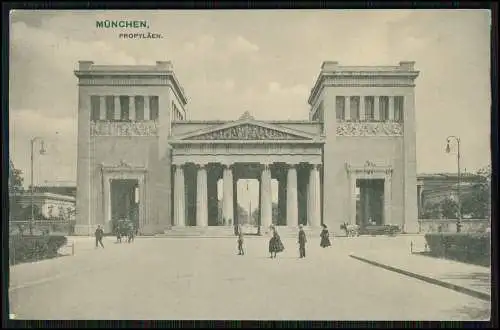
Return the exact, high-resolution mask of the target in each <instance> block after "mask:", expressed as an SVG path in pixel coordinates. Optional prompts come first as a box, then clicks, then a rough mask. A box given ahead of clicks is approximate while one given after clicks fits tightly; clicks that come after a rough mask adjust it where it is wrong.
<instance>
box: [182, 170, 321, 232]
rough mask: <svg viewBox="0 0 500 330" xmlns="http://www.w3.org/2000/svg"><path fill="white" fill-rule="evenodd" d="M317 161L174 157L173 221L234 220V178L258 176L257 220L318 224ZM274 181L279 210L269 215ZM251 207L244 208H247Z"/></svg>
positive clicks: (266, 223) (196, 223)
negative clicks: (177, 160) (176, 160)
mask: <svg viewBox="0 0 500 330" xmlns="http://www.w3.org/2000/svg"><path fill="white" fill-rule="evenodd" d="M320 170H321V168H320V164H319V163H305V162H293V163H281V162H275V163H270V162H269V163H267V162H265V163H260V162H234V163H233V162H224V163H211V162H210V163H203V162H185V163H174V169H173V175H174V180H173V182H174V185H173V190H174V191H173V205H174V208H173V223H172V225H173V226H174V227H185V226H197V227H207V226H217V225H222V226H234V225H237V224H238V222H237V221H238V220H237V189H236V183H237V181H238V180H239V179H257V180H258V181H259V207H260V212H259V215H260V226H261V228H263V229H264V230H266V229H267V228H269V226H270V225H271V224H275V225H282V226H287V227H297V226H298V225H299V223H301V224H304V225H308V226H311V227H319V226H320V225H321V223H322V220H321V173H320ZM273 178H275V179H277V181H278V184H279V185H278V187H279V188H278V215H277V217H275V218H274V219H273V211H272V202H273V198H272V197H273V196H272V189H271V181H272V179H273ZM220 179H222V180H223V184H222V187H223V193H222V223H218V221H217V218H218V203H219V201H218V185H217V182H218V181H219V180H220ZM251 211H252V210H249V212H251Z"/></svg>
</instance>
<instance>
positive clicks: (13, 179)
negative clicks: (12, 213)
mask: <svg viewBox="0 0 500 330" xmlns="http://www.w3.org/2000/svg"><path fill="white" fill-rule="evenodd" d="M22 175H23V171H21V170H18V169H16V168H15V167H14V163H13V162H12V160H10V165H9V183H8V185H9V193H12V194H15V193H20V192H22V191H23V181H24V179H23V176H22Z"/></svg>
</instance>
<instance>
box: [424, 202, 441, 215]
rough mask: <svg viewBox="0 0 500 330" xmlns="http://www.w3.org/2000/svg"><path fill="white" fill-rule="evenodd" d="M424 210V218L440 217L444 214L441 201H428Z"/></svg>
mask: <svg viewBox="0 0 500 330" xmlns="http://www.w3.org/2000/svg"><path fill="white" fill-rule="evenodd" d="M424 210H425V211H424V214H423V215H422V217H423V218H424V219H439V218H441V216H442V214H441V205H440V203H426V205H425V208H424Z"/></svg>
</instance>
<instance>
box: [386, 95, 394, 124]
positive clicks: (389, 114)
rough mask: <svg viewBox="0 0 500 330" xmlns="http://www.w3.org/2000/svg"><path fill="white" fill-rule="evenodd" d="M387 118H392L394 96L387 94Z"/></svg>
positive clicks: (390, 119)
mask: <svg viewBox="0 0 500 330" xmlns="http://www.w3.org/2000/svg"><path fill="white" fill-rule="evenodd" d="M387 119H388V120H389V121H392V120H394V96H389V109H388V117H387Z"/></svg>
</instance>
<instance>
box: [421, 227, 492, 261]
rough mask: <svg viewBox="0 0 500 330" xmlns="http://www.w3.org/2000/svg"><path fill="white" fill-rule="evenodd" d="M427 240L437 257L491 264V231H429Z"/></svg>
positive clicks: (432, 252) (426, 235)
mask: <svg viewBox="0 0 500 330" xmlns="http://www.w3.org/2000/svg"><path fill="white" fill-rule="evenodd" d="M425 240H426V242H427V245H428V246H429V249H430V254H431V255H433V256H435V257H443V258H448V259H454V260H458V261H463V262H467V263H472V264H477V265H482V266H489V265H490V253H491V236H490V233H427V234H425Z"/></svg>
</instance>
